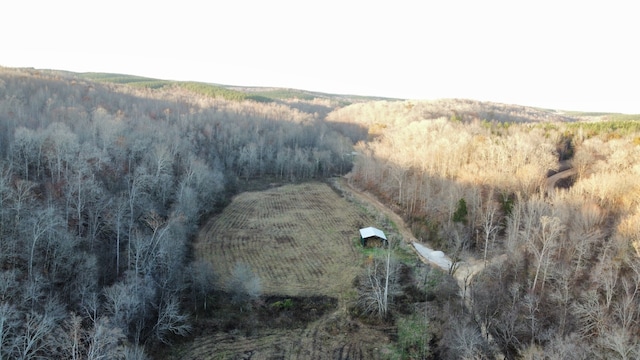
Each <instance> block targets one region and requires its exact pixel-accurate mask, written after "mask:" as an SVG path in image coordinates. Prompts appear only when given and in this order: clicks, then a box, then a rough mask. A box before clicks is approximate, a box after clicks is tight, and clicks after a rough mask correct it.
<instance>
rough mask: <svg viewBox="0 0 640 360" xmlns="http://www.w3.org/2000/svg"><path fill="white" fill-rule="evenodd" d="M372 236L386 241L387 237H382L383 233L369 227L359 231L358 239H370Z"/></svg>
mask: <svg viewBox="0 0 640 360" xmlns="http://www.w3.org/2000/svg"><path fill="white" fill-rule="evenodd" d="M372 236H377V237H379V238H381V239H385V240H387V237H386V236H385V235H384V233H383V232H382V230H380V229H376V228H374V227H371V226H369V227H366V228H362V229H360V237H361V238H363V239H366V238H370V237H372Z"/></svg>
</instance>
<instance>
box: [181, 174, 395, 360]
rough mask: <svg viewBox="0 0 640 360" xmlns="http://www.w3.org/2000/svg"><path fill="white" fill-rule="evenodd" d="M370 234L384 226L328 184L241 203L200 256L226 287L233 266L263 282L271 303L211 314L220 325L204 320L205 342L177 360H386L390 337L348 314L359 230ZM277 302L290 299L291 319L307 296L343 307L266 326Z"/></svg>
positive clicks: (215, 228)
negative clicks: (369, 229)
mask: <svg viewBox="0 0 640 360" xmlns="http://www.w3.org/2000/svg"><path fill="white" fill-rule="evenodd" d="M369 225H372V226H379V227H381V224H377V221H376V219H375V218H374V216H372V215H371V214H370V213H369V212H368V211H367V210H365V209H363V208H362V207H360V206H359V205H357V204H355V203H351V202H349V201H347V200H346V199H344V198H342V197H341V196H340V195H338V194H337V193H336V192H335V191H334V190H332V189H331V188H330V187H329V186H328V185H327V184H324V183H303V184H298V185H285V186H281V187H277V188H272V189H269V190H266V191H256V192H244V193H241V194H239V195H237V196H236V197H235V198H234V200H233V201H232V203H231V204H230V205H229V206H228V207H227V208H226V209H225V210H224V211H223V212H222V213H221V214H219V215H217V216H214V217H213V218H212V219H211V220H210V221H209V222H208V223H207V224H206V226H205V227H203V229H202V230H201V232H200V235H199V237H198V240H197V242H196V244H195V253H196V256H198V257H200V258H201V259H205V260H208V261H211V263H212V264H213V266H214V268H215V271H216V273H217V274H218V275H219V276H220V281H219V285H220V286H224V283H225V279H228V277H229V274H230V271H231V269H232V268H233V265H234V264H235V263H236V262H239V261H240V262H244V263H247V264H249V265H250V266H251V267H252V268H253V270H254V271H255V272H257V273H258V274H259V275H260V277H261V279H262V284H263V288H264V292H265V296H266V297H265V298H264V299H265V300H263V301H265V302H266V304H265V305H263V306H262V307H260V308H259V309H257V310H254V312H244V313H242V314H240V315H238V314H236V315H230V314H232V313H234V312H236V313H237V310H233V309H230V308H224V307H222V308H219V309H216V310H214V311H213V313H214V317H218V320H216V319H203V320H202V321H201V324H200V325H199V327H200V332H199V335H198V336H196V337H195V338H194V339H193V341H191V342H188V343H184V344H182V345H180V346H178V347H176V349H175V350H174V354H173V358H176V359H177V358H181V359H185V358H189V359H191V358H198V359H228V358H240V357H242V356H245V355H247V354H250V355H251V356H253V357H254V358H260V359H263V358H265V359H266V358H288V359H309V358H314V359H363V360H364V359H378V358H380V357H381V354H382V353H383V352H384V348H385V346H386V345H388V344H390V340H389V329H388V328H386V327H376V326H371V325H366V324H362V323H359V322H357V321H356V320H353V319H350V317H349V316H348V314H347V310H346V303H347V301H348V299H350V298H351V297H353V296H355V293H354V290H353V279H354V277H355V275H356V273H357V272H360V271H361V264H362V261H363V260H364V258H365V256H366V254H365V253H364V252H363V251H362V250H361V249H360V248H359V246H358V229H359V228H360V227H363V226H369ZM274 295H280V298H282V299H285V298H287V297H291V298H293V299H294V300H293V311H295V310H296V307H297V306H300V305H299V304H301V297H309V296H312V295H316V296H319V297H322V298H327V297H331V298H337V299H338V304H337V306H334V307H331V309H328V310H324V311H325V312H323V313H322V314H321V315H319V316H318V317H315V318H312V319H311V320H310V321H307V322H301V321H297V322H296V321H293V323H289V322H290V321H292V319H291V317H296V316H300V314H299V313H297V314H295V315H294V314H293V313H290V314H286V313H285V314H282V315H280V316H279V315H277V314H276V316H275V317H272V318H269V319H262V318H261V316H262V315H261V314H263V313H264V311H265V310H264V309H265V307H266V308H270V303H271V302H272V300H268V299H269V297H270V296H274ZM320 306H323V305H320V304H318V305H313V306H309V309H308V312H310V313H311V315H313V313H315V312H316V311H317V312H320V311H322V310H321V308H320ZM305 311H306V310H305ZM238 316H240V317H238ZM283 316H284V317H285V319H283V318H282V317H283ZM312 317H313V316H312ZM220 318H223V319H222V320H220ZM234 322H235V323H238V322H253V325H252V326H251V328H252V330H246V331H239V330H237V329H236V330H232V331H224V328H225V327H227V326H229V325H228V324H233V323H234ZM282 322H285V323H286V324H290V325H288V326H280V325H279V324H281V323H282ZM225 324H227V325H225Z"/></svg>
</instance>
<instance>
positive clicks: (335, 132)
mask: <svg viewBox="0 0 640 360" xmlns="http://www.w3.org/2000/svg"><path fill="white" fill-rule="evenodd" d="M214 95H215V94H214ZM309 104H311V105H313V103H312V102H309ZM329 125H331V126H329ZM329 125H327V123H325V122H324V121H323V119H321V118H320V117H318V116H317V114H316V115H314V114H313V113H308V112H304V111H300V110H296V109H294V108H293V107H291V106H288V105H286V104H278V103H276V102H269V103H264V102H255V101H250V100H245V101H242V102H241V101H232V100H226V99H223V98H219V97H215V96H210V95H207V94H202V93H199V92H194V91H191V90H190V89H188V88H185V87H167V88H163V89H159V90H154V89H151V88H147V87H132V86H126V85H121V84H109V83H98V82H94V81H92V80H84V79H82V78H80V77H78V76H75V75H73V74H68V73H62V72H55V71H44V72H42V71H36V70H32V69H31V70H28V69H8V68H0V358H2V359H4V358H17V359H26V358H39V357H55V358H69V359H71V358H73V359H77V358H89V359H98V358H110V359H114V358H118V357H126V358H128V359H133V358H138V359H142V358H145V356H146V355H145V348H146V349H149V348H150V347H153V345H154V344H157V343H163V342H169V340H170V339H171V338H172V337H173V336H176V335H184V334H186V333H187V332H188V330H189V328H190V326H191V323H190V319H189V314H188V313H187V312H186V311H185V310H184V309H185V307H186V305H185V301H189V296H187V295H188V294H191V293H192V292H193V291H194V289H196V288H197V289H200V291H205V292H206V291H210V290H211V289H210V288H208V287H210V286H211V283H210V282H209V281H208V280H206V279H207V274H208V273H209V272H210V270H211V269H210V268H208V267H207V266H206V265H204V266H202V264H193V263H192V260H191V259H192V257H191V254H190V251H191V241H192V238H193V236H194V234H195V233H196V230H197V229H198V227H199V225H200V222H201V220H204V219H205V217H206V216H207V215H208V214H210V213H212V212H216V211H218V210H219V209H221V208H222V207H223V206H224V205H225V204H226V203H227V201H228V199H229V198H230V196H232V195H233V194H235V193H236V192H237V191H238V188H239V185H242V184H244V182H246V181H247V180H250V179H254V178H257V177H262V178H269V179H274V180H273V181H280V182H282V181H286V182H289V181H304V180H307V179H313V178H322V177H327V176H333V175H339V174H343V173H345V172H347V171H349V170H350V168H351V159H350V157H349V156H347V155H348V154H350V153H351V151H352V144H353V141H357V140H359V137H360V136H365V135H366V131H365V132H362V131H359V130H358V129H357V127H355V128H354V127H353V126H352V125H349V126H341V125H339V124H338V125H336V126H334V124H329ZM342 133H344V134H346V135H348V136H351V137H352V138H353V139H351V138H349V137H347V136H346V135H342ZM203 289H204V290H203Z"/></svg>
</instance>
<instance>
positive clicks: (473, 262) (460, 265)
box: [336, 177, 505, 297]
mask: <svg viewBox="0 0 640 360" xmlns="http://www.w3.org/2000/svg"><path fill="white" fill-rule="evenodd" d="M336 181H337V185H338V186H339V187H340V189H342V190H343V191H347V192H348V193H349V194H351V195H352V196H354V197H357V198H358V199H359V200H360V201H362V202H365V203H368V204H371V205H373V206H374V207H375V208H376V209H377V210H378V211H380V212H381V213H383V214H384V215H385V216H386V217H387V218H388V219H389V220H391V221H393V222H394V223H395V224H396V228H397V229H398V232H399V233H400V235H401V236H402V238H403V239H404V241H405V242H406V243H407V244H408V245H409V246H410V248H411V249H412V250H413V251H414V252H415V253H416V255H418V257H419V258H420V260H422V261H423V262H425V263H428V264H430V265H435V266H439V265H438V264H434V263H432V262H430V261H429V260H428V259H426V258H425V257H424V256H422V255H421V254H420V253H419V252H418V251H417V250H416V248H415V247H414V246H413V243H419V244H422V245H424V246H426V247H428V248H431V249H433V246H431V244H429V243H424V242H419V241H418V240H417V239H416V238H415V237H414V236H413V234H412V233H411V231H410V230H409V228H408V226H407V224H406V223H405V222H404V220H403V219H402V217H401V216H400V215H398V214H396V213H395V212H394V211H393V210H391V209H390V208H389V207H387V206H386V205H384V204H383V203H382V202H380V200H378V199H377V198H376V197H375V196H374V195H372V194H371V193H369V192H366V191H362V190H360V189H357V188H355V187H354V186H352V185H351V184H350V183H349V181H348V177H343V178H339V179H337V180H336ZM504 257H505V256H504V255H503V256H498V257H495V258H493V259H491V260H489V261H488V263H491V262H493V261H498V260H500V259H503V258H504ZM449 260H451V259H449ZM484 266H485V264H484V262H483V261H482V260H478V259H475V258H473V257H466V258H464V259H462V260H461V261H458V262H457V263H455V264H454V271H453V277H454V278H455V279H456V281H457V282H458V285H459V286H460V289H461V290H462V291H463V294H462V295H463V296H464V297H466V296H467V295H468V294H467V293H466V289H468V287H469V284H470V283H471V280H472V279H473V276H474V275H476V274H477V273H478V272H480V271H481V270H482V269H484ZM443 270H445V271H447V269H443Z"/></svg>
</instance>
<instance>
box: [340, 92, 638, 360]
mask: <svg viewBox="0 0 640 360" xmlns="http://www.w3.org/2000/svg"><path fill="white" fill-rule="evenodd" d="M444 102H445V104H441V106H439V107H437V108H436V109H435V110H433V108H434V103H433V102H429V103H424V104H421V103H419V102H418V103H411V102H405V103H401V102H397V103H388V102H378V103H366V104H355V105H352V106H349V107H345V108H342V109H339V110H337V111H335V112H334V113H332V114H331V115H330V119H331V120H333V121H350V122H354V123H358V124H365V125H366V126H368V127H369V128H370V130H371V134H370V137H371V139H372V141H370V142H361V143H359V144H358V145H357V146H356V151H357V155H356V156H355V158H356V160H355V165H354V166H355V167H354V170H353V172H352V174H351V175H350V181H351V182H352V183H354V184H355V185H357V186H359V187H361V188H363V189H367V190H369V191H371V192H373V193H375V194H377V195H378V197H379V198H381V199H384V200H385V202H386V203H387V204H388V205H389V206H392V207H393V208H395V209H396V210H397V211H398V212H399V213H402V214H403V215H404V216H405V218H406V219H407V221H408V222H410V223H411V224H412V229H413V233H414V235H415V236H416V237H417V238H418V239H423V240H424V241H427V242H429V243H431V244H433V245H434V246H436V247H437V248H442V249H444V250H445V252H447V253H448V254H450V255H451V256H452V257H454V259H467V258H468V257H470V256H471V257H475V258H478V259H481V260H483V261H485V263H486V264H488V266H487V267H486V269H485V270H484V271H482V272H481V273H480V274H478V275H476V276H475V277H474V278H473V279H468V280H469V283H468V288H465V289H461V292H463V293H466V294H467V295H468V297H469V300H468V306H467V309H468V312H464V314H460V313H459V311H458V314H450V316H449V318H456V319H459V320H457V321H456V323H457V325H450V328H449V329H447V328H445V329H443V330H442V332H441V333H439V335H438V337H439V338H440V339H446V340H447V342H444V343H440V345H441V350H442V351H443V353H445V354H449V356H448V357H450V358H482V356H483V355H482V354H485V353H484V352H483V349H482V342H481V341H477V339H480V338H485V339H490V340H491V341H492V342H493V343H494V344H495V346H496V347H497V348H498V349H499V350H500V352H501V353H503V354H504V355H505V356H506V357H507V358H509V359H512V358H527V359H543V358H544V359H585V358H602V359H630V358H637V357H639V356H640V337H639V336H638V333H639V331H640V323H639V320H640V312H639V311H638V309H639V306H640V293H639V284H640V258H639V256H640V182H639V181H638V177H639V176H640V123H639V122H637V121H634V120H627V119H623V120H620V121H610V122H575V119H571V118H564V119H559V118H558V117H557V116H551V117H550V120H554V121H553V122H549V121H545V122H538V121H535V120H536V118H539V117H540V115H543V114H544V112H540V111H534V110H533V109H526V108H522V110H523V111H519V112H518V113H517V114H515V117H514V118H510V117H509V115H508V113H512V112H510V111H512V110H513V107H507V106H499V105H495V104H494V106H493V107H492V106H489V107H487V106H486V104H485V106H484V109H487V108H492V110H491V114H493V115H488V113H487V112H486V111H485V112H481V111H479V110H465V109H470V108H473V107H476V108H478V107H479V104H477V103H474V102H462V103H461V102H459V101H458V102H456V101H444ZM447 103H448V104H447ZM443 105H444V106H443ZM458 105H462V106H461V107H458ZM530 111H531V113H530ZM527 114H529V115H527ZM530 115H533V118H532V117H531V116H530ZM527 118H528V120H527ZM487 119H488V120H487ZM492 119H493V121H492ZM557 120H563V121H557ZM567 168H572V169H573V170H571V171H572V172H573V174H574V175H573V176H571V177H570V178H569V179H568V181H566V180H565V181H563V182H561V183H559V184H556V186H555V187H554V186H551V187H550V186H549V184H548V183H547V176H548V175H551V174H553V173H555V172H556V171H559V170H564V169H567ZM505 255H506V256H505ZM465 319H466V320H465ZM469 324H473V325H469ZM480 333H481V335H482V336H480ZM476 336H477V337H476ZM473 339H476V340H473Z"/></svg>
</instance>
